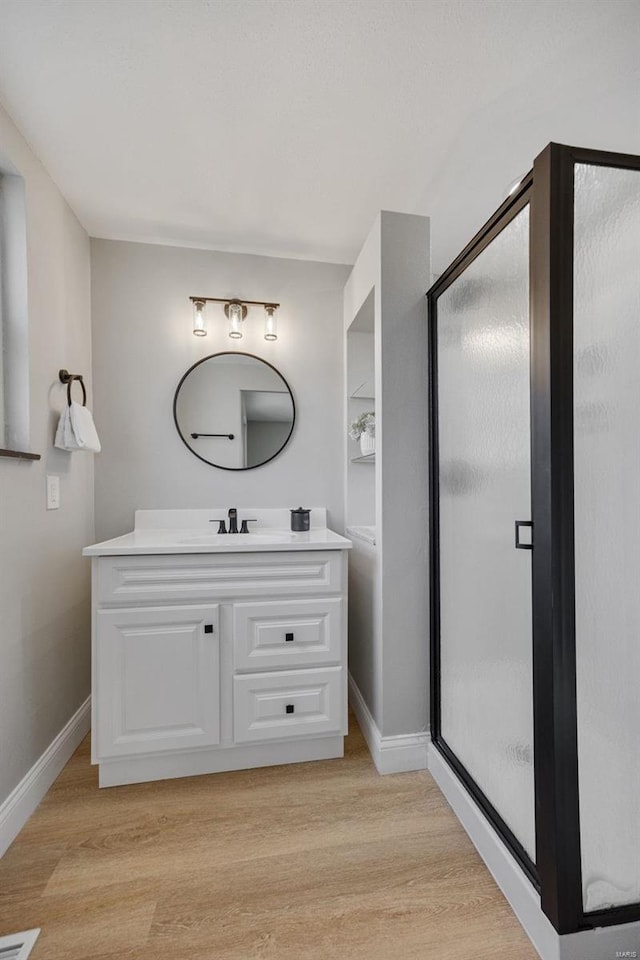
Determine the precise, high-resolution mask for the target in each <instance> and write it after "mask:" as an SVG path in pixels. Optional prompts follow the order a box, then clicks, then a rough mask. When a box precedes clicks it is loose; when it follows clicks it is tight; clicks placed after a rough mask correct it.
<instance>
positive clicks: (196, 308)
mask: <svg viewBox="0 0 640 960" xmlns="http://www.w3.org/2000/svg"><path fill="white" fill-rule="evenodd" d="M189 299H190V300H191V303H192V304H193V333H194V335H195V336H196V337H205V336H206V335H207V324H206V320H205V310H206V306H207V304H208V303H223V304H224V313H225V316H226V317H227V319H228V320H229V336H230V337H231V338H232V340H241V339H242V335H243V334H242V326H243V323H244V319H245V317H246V316H247V313H248V310H249V306H251V307H264V311H265V317H264V338H265V340H277V339H278V315H277V313H276V311H277V310H278V307H279V306H280V304H279V303H266V302H265V301H264V300H237V299H233V300H226V299H224V298H223V297H189Z"/></svg>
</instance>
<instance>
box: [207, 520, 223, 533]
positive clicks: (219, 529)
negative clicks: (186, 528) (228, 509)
mask: <svg viewBox="0 0 640 960" xmlns="http://www.w3.org/2000/svg"><path fill="white" fill-rule="evenodd" d="M209 523H217V524H218V533H226V532H227V528H226V526H225V523H224V520H209Z"/></svg>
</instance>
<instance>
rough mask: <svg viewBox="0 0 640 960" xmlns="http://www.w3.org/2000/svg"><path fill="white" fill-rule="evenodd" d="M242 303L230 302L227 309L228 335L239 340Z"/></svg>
mask: <svg viewBox="0 0 640 960" xmlns="http://www.w3.org/2000/svg"><path fill="white" fill-rule="evenodd" d="M242 313H243V310H242V304H241V303H230V304H229V310H228V314H227V315H228V317H229V336H230V337H232V338H233V339H234V340H240V339H241V337H242V320H243V316H242Z"/></svg>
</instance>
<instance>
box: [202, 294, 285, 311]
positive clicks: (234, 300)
mask: <svg viewBox="0 0 640 960" xmlns="http://www.w3.org/2000/svg"><path fill="white" fill-rule="evenodd" d="M189 300H191V301H192V302H193V303H195V302H198V301H199V302H200V303H244V304H249V306H251V307H275V308H276V309H278V308H279V306H280V304H279V303H273V302H272V301H270V300H242V299H240V298H237V297H189Z"/></svg>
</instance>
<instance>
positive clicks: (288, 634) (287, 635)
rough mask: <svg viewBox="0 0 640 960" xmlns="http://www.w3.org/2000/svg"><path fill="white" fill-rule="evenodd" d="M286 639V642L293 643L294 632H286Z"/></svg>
mask: <svg viewBox="0 0 640 960" xmlns="http://www.w3.org/2000/svg"><path fill="white" fill-rule="evenodd" d="M284 639H285V642H286V643H291V641H292V640H293V634H292V633H285V635H284Z"/></svg>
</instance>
